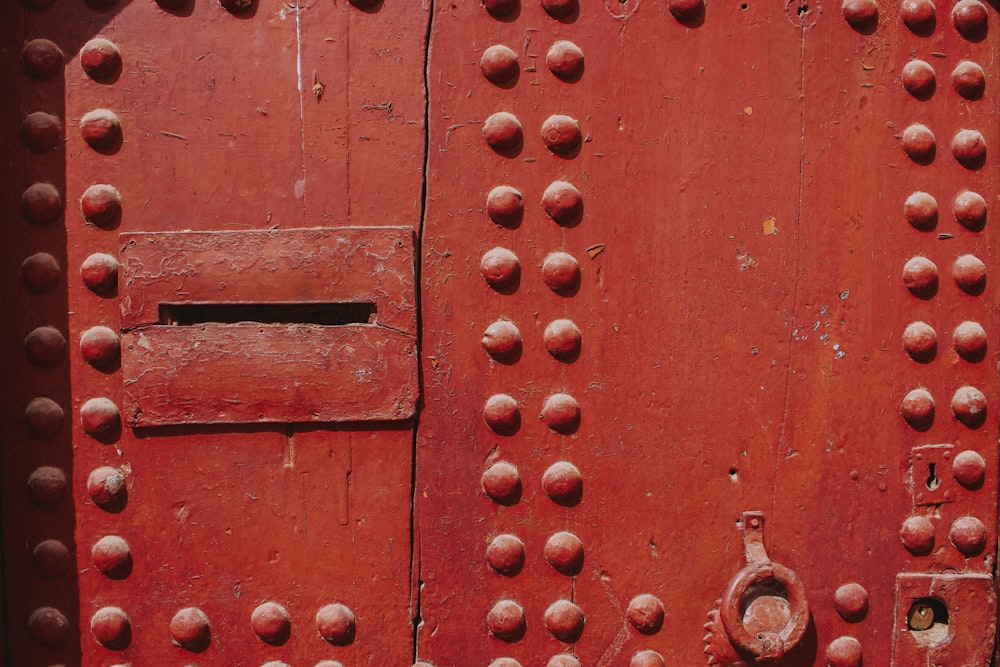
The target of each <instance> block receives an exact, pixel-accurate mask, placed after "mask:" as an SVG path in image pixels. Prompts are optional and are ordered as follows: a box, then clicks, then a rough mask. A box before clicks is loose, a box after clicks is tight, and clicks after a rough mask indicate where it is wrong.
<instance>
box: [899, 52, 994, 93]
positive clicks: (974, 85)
mask: <svg viewBox="0 0 1000 667" xmlns="http://www.w3.org/2000/svg"><path fill="white" fill-rule="evenodd" d="M900 75H901V77H902V81H903V87H904V88H906V90H907V92H909V93H910V94H911V95H913V96H914V97H916V98H917V99H920V100H927V99H930V97H931V96H932V95H933V94H934V92H935V91H936V90H937V74H936V73H935V71H934V68H933V67H932V66H931V64H930V63H928V62H927V61H926V60H920V59H914V60H911V61H910V62H908V63H906V65H904V66H903V69H902V71H901V72H900ZM951 85H952V87H953V88H954V89H955V92H957V93H958V94H959V95H961V96H962V97H964V98H966V99H968V100H978V99H979V98H980V97H982V96H983V92H984V91H985V90H986V73H985V72H984V71H983V68H982V67H980V66H979V65H978V64H976V63H974V62H972V61H970V60H963V61H962V62H960V63H958V65H956V66H955V69H953V70H952V72H951Z"/></svg>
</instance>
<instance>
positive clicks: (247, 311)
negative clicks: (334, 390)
mask: <svg viewBox="0 0 1000 667" xmlns="http://www.w3.org/2000/svg"><path fill="white" fill-rule="evenodd" d="M375 313H376V309H375V304H374V303H181V304H177V303H164V304H161V305H160V324H169V325H175V326H194V325H197V324H235V323H237V322H255V323H260V324H322V325H327V326H337V325H343V324H374V323H375Z"/></svg>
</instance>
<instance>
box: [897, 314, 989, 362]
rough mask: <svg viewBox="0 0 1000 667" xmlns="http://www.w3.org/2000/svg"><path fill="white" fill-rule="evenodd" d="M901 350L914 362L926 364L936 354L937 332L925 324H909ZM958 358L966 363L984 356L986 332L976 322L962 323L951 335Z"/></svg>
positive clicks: (904, 333)
mask: <svg viewBox="0 0 1000 667" xmlns="http://www.w3.org/2000/svg"><path fill="white" fill-rule="evenodd" d="M902 341H903V349H904V350H906V353H907V355H909V357H910V358H911V359H913V360H914V361H919V362H921V363H927V362H930V361H932V360H933V359H934V357H935V355H936V354H937V332H936V331H935V330H934V327H932V326H931V325H929V324H927V323H926V322H920V321H917V322H911V323H910V324H908V325H907V326H906V329H905V330H904V331H903V337H902ZM952 344H953V346H954V349H955V352H957V353H958V356H960V357H962V358H963V359H965V360H966V361H970V362H978V361H982V360H983V358H984V357H985V356H986V330H985V329H983V327H982V325H981V324H979V323H978V322H969V321H966V322H962V323H961V324H959V325H958V326H957V327H955V330H954V332H953V333H952Z"/></svg>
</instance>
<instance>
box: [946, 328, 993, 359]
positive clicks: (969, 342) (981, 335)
mask: <svg viewBox="0 0 1000 667" xmlns="http://www.w3.org/2000/svg"><path fill="white" fill-rule="evenodd" d="M952 336H953V339H954V341H955V351H956V352H958V354H959V355H961V357H962V358H963V359H965V360H966V361H981V360H982V359H983V357H984V356H985V355H986V329H984V328H983V326H982V325H981V324H979V323H978V322H968V321H966V322H962V323H961V324H959V325H958V326H957V327H955V333H954V334H952Z"/></svg>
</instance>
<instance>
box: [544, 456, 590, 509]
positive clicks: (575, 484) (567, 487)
mask: <svg viewBox="0 0 1000 667" xmlns="http://www.w3.org/2000/svg"><path fill="white" fill-rule="evenodd" d="M542 489H544V490H545V494H546V495H547V496H548V497H549V498H551V499H552V500H553V501H554V502H556V503H558V504H560V505H564V506H567V507H571V506H573V505H577V504H578V503H579V502H580V500H581V499H582V498H583V475H581V474H580V469H579V468H577V467H576V466H575V465H573V464H572V463H570V462H568V461H559V462H557V463H553V464H552V465H551V466H549V469H548V470H546V471H545V474H544V475H542Z"/></svg>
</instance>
